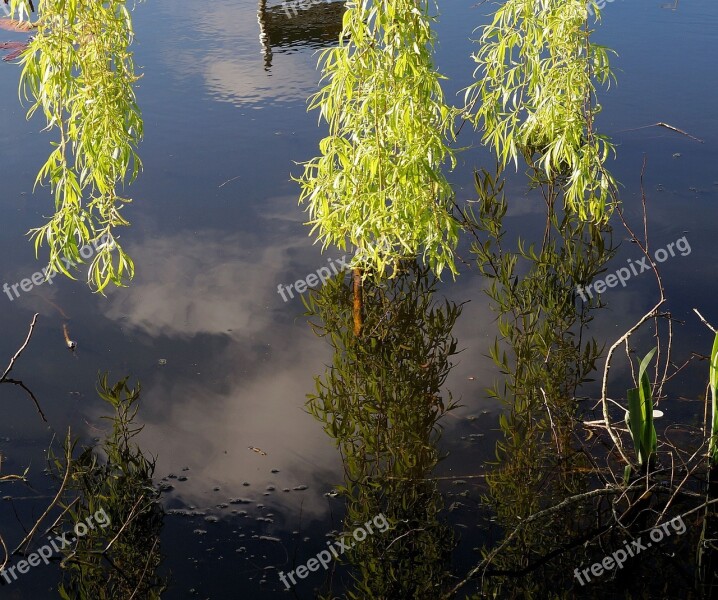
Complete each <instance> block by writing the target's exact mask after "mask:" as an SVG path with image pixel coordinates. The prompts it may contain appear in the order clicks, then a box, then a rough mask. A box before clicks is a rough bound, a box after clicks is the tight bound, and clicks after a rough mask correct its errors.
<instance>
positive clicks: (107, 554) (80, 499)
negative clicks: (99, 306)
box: [2, 376, 166, 600]
mask: <svg viewBox="0 0 718 600" xmlns="http://www.w3.org/2000/svg"><path fill="white" fill-rule="evenodd" d="M98 392H99V395H100V397H101V398H102V399H103V400H104V401H105V402H106V403H107V404H108V405H109V406H110V408H111V409H112V413H111V414H110V415H108V416H106V417H105V419H106V422H107V423H108V424H109V426H110V427H109V429H108V431H107V432H106V434H105V435H104V439H101V440H100V438H98V439H97V440H98V443H97V445H92V446H84V447H82V448H79V446H80V441H79V439H78V438H77V437H75V436H73V434H72V432H71V430H68V432H67V435H66V436H65V438H64V441H63V442H62V443H61V444H59V446H60V448H59V450H58V451H57V453H55V452H56V451H55V448H54V446H51V448H50V451H49V474H50V476H51V477H52V478H53V479H54V482H55V487H57V491H56V492H54V491H53V496H51V497H52V500H51V501H50V502H49V503H48V504H46V506H45V507H43V508H42V513H41V516H40V517H39V518H35V520H34V523H33V524H32V526H31V527H28V530H29V532H28V533H27V534H26V535H25V536H24V538H23V539H22V541H21V542H20V543H19V544H18V545H17V547H16V548H15V550H13V551H12V554H13V555H15V556H19V557H21V558H20V559H18V560H17V561H11V562H14V564H7V565H5V568H4V570H3V572H2V584H3V585H9V586H11V590H12V591H15V590H16V589H18V586H20V585H23V586H24V584H25V583H26V582H25V581H24V580H23V581H21V582H19V581H18V580H19V578H20V577H21V576H22V575H23V574H25V573H27V572H28V565H29V566H30V567H38V568H39V567H40V565H41V562H44V563H45V564H46V565H47V564H49V563H50V561H57V560H58V559H60V563H59V564H60V567H61V580H60V582H59V584H58V593H59V597H60V598H64V599H66V600H70V599H73V600H97V599H103V598H107V599H111V598H133V597H134V598H145V599H148V600H153V599H158V598H160V596H161V594H162V592H163V591H164V590H165V589H166V581H165V580H164V579H163V578H161V577H160V576H159V575H158V573H157V570H158V568H159V566H160V563H161V561H162V555H161V553H160V532H161V529H162V524H163V517H164V513H163V510H162V508H161V506H160V492H159V490H158V489H157V488H156V487H155V486H154V484H153V479H152V478H153V475H154V468H155V462H154V459H153V458H149V457H148V456H147V455H146V454H145V453H144V451H143V450H142V448H140V446H138V445H137V443H136V441H135V437H136V436H137V434H138V433H139V432H140V431H141V430H142V427H141V426H140V425H139V424H138V423H137V422H136V416H137V411H138V401H139V387H138V388H134V389H132V388H130V387H129V386H128V384H127V378H125V379H122V380H121V381H119V382H117V383H115V384H114V385H110V384H109V383H108V379H107V376H102V377H100V379H99V382H98ZM33 500H34V501H35V502H38V501H40V500H42V498H35V499H33ZM15 501H16V502H19V503H21V504H22V503H23V499H21V498H17V499H16V500H15ZM42 532H44V535H43V534H42ZM50 533H52V536H49V535H48V534H50ZM27 579H28V582H27V583H29V580H30V577H29V576H28V578H27ZM22 589H23V590H26V589H28V588H25V587H23V588H22Z"/></svg>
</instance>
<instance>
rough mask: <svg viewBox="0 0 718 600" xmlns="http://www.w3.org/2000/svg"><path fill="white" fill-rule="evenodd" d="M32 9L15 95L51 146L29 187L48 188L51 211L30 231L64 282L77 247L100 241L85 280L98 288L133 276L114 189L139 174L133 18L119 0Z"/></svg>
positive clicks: (63, 1)
mask: <svg viewBox="0 0 718 600" xmlns="http://www.w3.org/2000/svg"><path fill="white" fill-rule="evenodd" d="M20 6H22V0H13V7H12V8H13V9H14V10H16V11H17V10H19V7H20ZM37 10H38V20H37V21H36V23H35V24H34V25H35V35H34V36H33V38H32V39H31V41H30V44H29V46H28V48H27V50H26V51H25V52H23V54H22V57H21V60H20V62H21V64H22V65H23V70H22V77H21V93H22V95H23V96H24V98H25V99H26V100H29V101H30V102H31V103H32V106H31V107H30V109H29V111H28V118H30V117H31V116H32V115H33V114H34V113H35V112H37V111H40V112H41V113H42V114H43V115H44V117H45V119H46V121H47V129H48V130H56V131H57V134H58V139H57V141H56V142H53V148H54V149H53V151H52V152H51V153H50V156H49V157H48V159H47V161H46V162H45V164H44V165H43V166H42V168H41V169H40V172H39V173H38V176H37V180H36V184H45V183H47V184H49V186H50V189H51V190H52V193H53V195H54V201H55V213H54V214H53V215H52V216H51V217H50V219H49V220H48V222H47V223H45V224H44V225H42V226H40V227H37V228H35V229H33V230H31V232H30V234H31V236H32V237H33V239H34V241H35V248H36V251H37V252H39V248H40V246H41V245H42V244H43V242H47V245H48V247H49V268H50V270H54V271H57V272H60V273H63V274H65V275H67V276H70V277H72V274H71V273H70V271H69V269H68V264H71V263H82V262H83V260H82V257H81V256H80V248H82V246H84V245H85V244H89V243H93V242H94V243H96V244H98V246H97V248H98V252H97V254H96V255H95V257H94V259H93V261H92V263H91V264H90V268H89V271H88V282H89V283H90V284H91V285H93V286H94V287H95V288H96V289H97V290H98V291H102V290H103V289H104V288H105V287H106V286H107V285H108V284H109V283H114V284H116V285H122V282H123V279H124V278H125V277H129V278H132V276H133V274H134V265H133V262H132V260H131V259H130V257H129V256H128V255H127V254H126V253H125V252H124V251H123V249H122V247H121V246H120V245H119V243H118V242H117V236H116V233H115V228H116V227H118V226H122V225H128V222H127V221H126V220H125V218H124V217H123V216H122V214H121V209H122V207H123V205H124V204H126V203H127V202H130V199H128V198H124V197H122V196H120V193H119V191H118V188H119V187H120V186H121V185H122V184H124V183H125V182H126V181H128V182H129V181H132V180H133V179H134V178H135V177H136V176H137V174H138V172H139V170H140V168H141V162H140V160H139V158H138V156H137V153H136V150H135V149H136V147H137V144H138V143H139V141H140V139H141V137H142V127H143V124H142V118H141V116H140V110H139V108H138V106H137V102H136V99H135V92H134V83H135V82H136V81H137V79H138V75H137V74H136V72H135V68H134V63H133V58H132V53H131V51H130V44H131V42H132V39H133V30H132V20H131V17H130V13H129V11H128V9H127V6H126V2H125V1H124V0H108V1H105V2H96V1H95V0H40V2H39V5H38V7H37ZM128 175H129V176H128ZM103 236H107V238H106V239H107V240H108V241H107V242H106V243H99V242H100V240H101V238H103ZM63 259H64V260H63Z"/></svg>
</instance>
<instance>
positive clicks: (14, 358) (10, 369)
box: [0, 313, 38, 382]
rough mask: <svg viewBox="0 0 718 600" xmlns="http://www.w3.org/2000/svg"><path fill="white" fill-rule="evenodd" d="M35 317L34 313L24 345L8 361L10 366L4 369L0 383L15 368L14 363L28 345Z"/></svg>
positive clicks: (35, 320)
mask: <svg viewBox="0 0 718 600" xmlns="http://www.w3.org/2000/svg"><path fill="white" fill-rule="evenodd" d="M37 316H38V313H35V315H34V316H33V317H32V323H30V330H29V331H28V332H27V337H26V338H25V343H24V344H23V345H22V346H20V349H19V350H18V351H17V352H15V356H13V357H12V358H11V359H10V364H9V365H8V366H7V369H5V372H4V373H3V374H2V377H0V382H2V381H5V378H6V377H7V376H8V375H9V374H10V371H12V368H13V367H14V366H15V361H16V360H17V359H18V358H19V357H20V355H21V354H22V352H23V350H25V348H26V347H27V345H28V344H29V343H30V338H31V337H32V332H33V329H35V323H36V322H37Z"/></svg>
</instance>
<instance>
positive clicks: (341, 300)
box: [307, 262, 461, 600]
mask: <svg viewBox="0 0 718 600" xmlns="http://www.w3.org/2000/svg"><path fill="white" fill-rule="evenodd" d="M435 285H436V282H435V281H434V280H433V278H432V276H431V275H430V273H429V271H428V270H427V269H426V268H422V267H419V266H418V265H417V264H416V263H414V262H412V263H405V264H404V265H403V269H402V270H401V272H400V273H399V275H398V276H397V277H396V278H394V279H391V280H388V281H384V282H381V283H378V282H376V281H373V280H372V279H371V278H367V279H366V280H365V281H364V284H363V307H362V312H363V314H362V317H363V327H362V333H361V335H359V336H358V337H357V336H356V335H355V333H354V303H353V292H352V290H351V288H350V286H348V285H347V284H346V283H345V281H344V278H343V277H341V278H335V279H334V280H333V281H331V282H329V283H328V284H327V285H326V286H325V287H324V288H323V289H321V290H320V291H318V292H316V293H314V294H312V295H311V298H310V300H309V302H308V307H309V314H310V316H311V318H312V322H313V326H314V328H315V330H316V332H317V333H318V334H319V335H321V336H324V337H326V338H327V340H328V341H329V343H330V344H331V347H332V349H333V350H334V359H333V361H332V365H331V367H330V368H329V370H328V371H327V372H326V373H325V375H324V376H322V377H319V378H317V393H316V394H314V395H312V396H311V397H310V399H309V402H308V404H307V406H308V409H309V411H310V412H311V413H312V414H313V415H314V416H315V417H316V418H317V419H318V420H319V421H320V422H321V423H322V424H323V426H324V431H325V433H326V434H327V435H328V436H330V437H331V438H332V439H333V440H334V441H335V443H336V445H337V447H338V449H339V452H340V454H341V457H342V462H343V465H344V485H343V486H340V487H339V488H338V489H339V490H340V492H341V494H342V496H343V497H344V498H345V500H346V507H347V513H346V518H345V520H344V531H346V532H349V533H350V534H351V532H353V531H354V530H355V529H356V528H358V527H361V526H362V525H363V524H365V523H367V522H370V521H372V520H373V519H374V518H375V517H376V516H377V515H383V516H385V517H386V519H387V520H388V522H389V523H390V524H391V526H392V529H390V530H389V531H387V532H385V533H374V535H371V536H369V537H367V538H366V539H365V540H363V541H360V542H357V543H355V544H354V547H353V548H352V549H351V550H349V551H347V553H346V554H345V558H346V559H347V560H348V562H349V563H350V564H351V565H352V566H353V567H354V570H353V577H352V584H351V591H350V592H349V593H350V594H354V596H351V597H361V598H426V599H427V600H428V599H435V598H437V597H438V594H439V593H440V591H441V590H442V589H443V588H444V587H445V586H446V580H447V578H448V566H449V557H450V553H451V549H452V548H453V546H454V539H453V534H452V531H451V528H450V527H449V526H448V525H447V524H446V523H445V522H444V520H443V519H442V518H440V517H439V512H440V511H441V510H442V508H443V498H442V496H441V494H440V493H439V490H438V487H437V483H436V480H435V479H432V477H431V475H432V472H433V469H434V467H435V466H436V464H437V462H438V461H439V459H440V456H439V451H438V449H437V443H438V440H439V437H440V426H439V421H440V420H441V419H442V417H444V415H445V414H447V412H448V411H450V410H451V409H452V408H453V407H454V405H455V404H454V402H453V400H452V399H451V396H450V394H449V395H447V397H446V398H445V397H444V396H443V395H442V387H443V384H444V382H445V380H446V377H447V375H448V373H449V370H450V369H451V357H452V356H454V355H455V354H456V345H457V342H456V340H455V339H454V338H453V337H452V335H451V331H452V328H453V327H454V324H455V322H456V319H457V317H458V316H459V314H460V312H461V307H460V306H457V305H456V304H455V303H452V302H449V301H445V302H443V303H441V302H437V301H436V300H435V299H434V293H435ZM326 594H327V595H326V597H327V598H330V597H334V596H333V595H332V591H331V589H327V590H326Z"/></svg>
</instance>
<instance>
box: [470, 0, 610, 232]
mask: <svg viewBox="0 0 718 600" xmlns="http://www.w3.org/2000/svg"><path fill="white" fill-rule="evenodd" d="M596 8H597V7H596ZM590 34H591V31H590V29H589V25H588V14H587V5H586V1H585V0H540V1H537V0H507V1H506V2H505V3H503V4H502V5H501V7H500V8H499V9H498V10H497V11H496V13H495V15H494V18H493V20H492V22H491V23H490V24H489V25H486V26H484V27H483V28H482V29H481V37H480V40H479V42H480V44H481V47H480V49H479V50H478V52H476V54H475V55H474V60H475V61H476V63H477V64H478V67H477V68H476V72H475V75H476V77H477V81H476V82H475V83H474V84H472V85H471V86H470V87H469V88H468V90H467V105H468V106H471V107H473V106H475V105H476V104H478V108H477V109H476V111H475V112H473V114H471V115H470V116H471V118H472V120H474V122H475V123H477V124H480V125H481V127H482V128H483V141H484V143H486V144H487V145H489V146H490V147H491V148H493V149H494V150H495V152H496V155H497V156H498V159H499V161H500V163H501V164H502V166H506V165H507V164H508V163H510V162H512V161H513V162H514V163H516V164H517V166H518V155H519V153H521V154H522V155H523V156H524V157H525V158H526V160H527V162H528V163H529V164H530V165H532V166H535V167H537V168H540V169H541V170H543V172H544V173H545V174H546V176H547V177H548V178H549V179H551V180H554V179H556V178H557V177H563V178H564V179H565V182H564V185H563V190H564V194H565V197H564V202H565V205H566V206H567V207H568V208H570V209H571V210H572V211H574V212H576V213H577V214H578V215H579V216H580V218H581V219H593V220H603V219H605V218H607V216H608V215H609V214H610V208H611V206H612V204H613V198H614V197H615V194H614V191H615V181H614V179H613V176H612V175H611V174H610V173H609V172H608V170H607V169H606V168H605V163H606V160H607V159H608V157H609V155H610V153H611V152H612V151H613V145H612V144H611V142H610V140H609V139H608V138H607V137H606V136H604V135H600V134H598V133H597V132H596V131H595V128H594V120H595V117H596V115H597V114H598V113H599V112H600V110H601V107H600V105H599V104H598V103H597V101H596V83H598V84H601V85H605V84H609V83H610V79H611V77H612V73H611V70H610V67H609V53H610V51H609V50H608V49H607V48H605V47H603V46H600V45H598V44H594V43H592V42H591V41H590Z"/></svg>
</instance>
